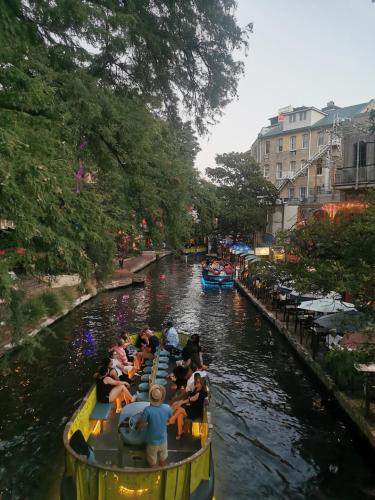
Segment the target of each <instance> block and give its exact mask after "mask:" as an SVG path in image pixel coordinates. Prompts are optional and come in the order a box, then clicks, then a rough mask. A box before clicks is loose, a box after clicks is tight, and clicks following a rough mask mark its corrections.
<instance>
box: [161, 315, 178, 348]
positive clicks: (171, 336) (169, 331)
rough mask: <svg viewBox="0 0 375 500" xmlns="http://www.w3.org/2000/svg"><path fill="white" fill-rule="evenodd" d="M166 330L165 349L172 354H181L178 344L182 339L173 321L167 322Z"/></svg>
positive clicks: (164, 337) (164, 336)
mask: <svg viewBox="0 0 375 500" xmlns="http://www.w3.org/2000/svg"><path fill="white" fill-rule="evenodd" d="M166 326H167V328H166V330H165V333H164V335H163V342H164V349H165V350H166V351H168V352H170V353H173V354H174V353H179V352H180V350H179V349H178V344H179V342H180V339H179V337H178V333H177V330H176V328H175V327H174V325H173V322H172V321H167V323H166Z"/></svg>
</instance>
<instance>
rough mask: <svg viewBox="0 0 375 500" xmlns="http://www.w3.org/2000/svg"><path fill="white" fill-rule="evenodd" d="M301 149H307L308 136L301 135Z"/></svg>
mask: <svg viewBox="0 0 375 500" xmlns="http://www.w3.org/2000/svg"><path fill="white" fill-rule="evenodd" d="M302 147H303V149H307V148H308V147H309V134H303V136H302Z"/></svg>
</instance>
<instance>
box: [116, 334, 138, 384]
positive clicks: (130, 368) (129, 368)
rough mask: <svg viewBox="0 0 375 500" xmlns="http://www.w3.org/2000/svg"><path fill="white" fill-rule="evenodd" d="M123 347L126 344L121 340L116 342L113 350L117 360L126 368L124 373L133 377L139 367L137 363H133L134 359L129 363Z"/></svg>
mask: <svg viewBox="0 0 375 500" xmlns="http://www.w3.org/2000/svg"><path fill="white" fill-rule="evenodd" d="M125 345H126V342H125V341H124V340H123V339H120V340H118V341H117V344H116V346H115V347H114V349H113V350H114V351H115V353H116V355H117V359H118V360H119V361H120V362H121V363H122V364H123V365H124V366H125V367H126V370H125V371H126V372H130V373H131V376H133V375H135V374H136V373H137V371H138V370H139V368H140V366H139V363H138V362H137V361H135V362H134V358H132V359H133V362H131V361H130V360H129V359H128V356H127V354H126V350H125Z"/></svg>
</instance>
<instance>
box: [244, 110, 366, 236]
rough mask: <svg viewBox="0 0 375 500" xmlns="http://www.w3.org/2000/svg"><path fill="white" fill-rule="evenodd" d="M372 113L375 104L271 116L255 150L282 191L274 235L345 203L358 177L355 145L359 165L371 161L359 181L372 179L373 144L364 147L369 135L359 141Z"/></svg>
mask: <svg viewBox="0 0 375 500" xmlns="http://www.w3.org/2000/svg"><path fill="white" fill-rule="evenodd" d="M372 109H375V100H370V101H368V102H366V103H362V104H357V105H354V106H348V107H344V108H340V107H338V106H336V105H335V104H334V102H332V101H330V102H329V103H328V104H327V106H326V107H325V108H322V109H318V108H315V107H307V106H301V107H298V108H294V107H292V106H288V107H286V108H282V109H280V110H279V113H278V115H277V116H274V117H272V118H270V125H269V126H267V127H263V128H262V130H261V131H260V133H259V134H258V137H257V139H256V141H255V142H254V143H253V145H252V147H251V152H252V156H253V157H254V158H255V159H256V161H257V162H258V164H259V166H260V168H261V171H262V173H263V175H264V177H265V178H266V179H268V180H269V181H270V182H272V183H273V184H274V185H275V186H276V187H277V188H278V190H279V193H280V197H279V200H278V202H279V203H278V205H277V206H276V207H275V213H274V215H273V217H272V218H271V219H270V221H269V227H268V230H269V231H270V232H272V233H273V234H275V233H276V232H277V231H278V230H284V229H290V228H291V227H293V226H294V225H295V224H296V223H298V222H301V221H303V220H304V219H306V218H308V217H309V215H310V214H311V213H312V212H314V211H315V210H316V209H317V208H319V207H320V206H321V205H322V204H324V203H328V202H339V201H342V200H344V199H345V196H346V195H347V193H348V188H349V186H350V182H349V180H350V179H352V176H353V172H352V170H350V169H353V168H354V166H353V165H352V163H353V161H352V160H353V154H354V153H353V151H354V149H353V148H354V147H355V146H354V144H357V143H358V144H359V146H358V148H359V149H358V151H359V153H358V157H359V158H360V160H359V163H360V164H361V165H362V163H363V164H364V163H366V165H364V167H365V169H364V170H361V172H360V179H363V180H364V179H365V178H366V179H369V180H370V179H373V176H374V173H375V172H374V167H373V164H374V156H373V145H372V146H371V144H370V142H371V141H368V143H366V144H367V145H366V147H365V146H363V143H364V142H365V140H364V135H366V134H365V133H364V131H363V132H362V135H361V138H360V139H358V135H359V134H360V133H359V132H358V130H359V129H360V128H363V130H364V127H365V125H364V124H365V122H366V120H367V122H368V117H369V113H370V111H371V110H372ZM365 150H366V153H364V151H365ZM356 151H357V150H356ZM349 158H350V160H349ZM371 163H372V164H371ZM355 166H356V168H357V163H356V164H355ZM364 167H363V168H364ZM361 176H362V177H361ZM358 182H359V181H358ZM370 182H373V181H370ZM374 182H375V181H374ZM357 187H358V185H357Z"/></svg>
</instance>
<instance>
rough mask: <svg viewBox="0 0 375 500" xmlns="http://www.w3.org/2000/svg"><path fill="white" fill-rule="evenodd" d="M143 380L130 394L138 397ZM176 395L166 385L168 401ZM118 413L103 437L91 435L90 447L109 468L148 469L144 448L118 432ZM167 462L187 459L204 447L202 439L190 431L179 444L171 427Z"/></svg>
mask: <svg viewBox="0 0 375 500" xmlns="http://www.w3.org/2000/svg"><path fill="white" fill-rule="evenodd" d="M174 366H175V365H174V362H173V358H172V357H171V358H170V360H169V367H168V368H169V369H168V372H171V371H172V369H173V367H174ZM139 383H140V378H138V377H137V378H136V379H133V381H132V384H131V389H130V390H131V393H132V394H137V391H138V385H139ZM173 395H174V391H172V390H171V382H170V381H169V380H168V382H167V385H166V402H168V401H170V399H171V397H172V396H173ZM118 422H119V414H118V413H115V411H114V410H113V411H111V414H110V417H109V419H108V420H107V421H106V422H104V424H103V430H102V432H101V433H100V434H96V435H95V434H91V436H90V437H89V439H88V444H89V445H90V446H91V447H92V448H93V450H94V455H95V460H96V461H97V462H99V463H101V464H103V465H106V466H115V467H147V462H146V452H145V446H130V445H128V444H125V443H124V441H123V439H122V437H121V434H120V433H119V432H118ZM167 433H168V459H167V463H168V464H171V463H176V462H179V461H181V460H185V459H186V458H188V457H190V456H191V455H193V454H194V453H196V452H197V451H198V450H199V449H200V448H201V440H200V438H199V437H198V438H193V437H192V435H191V432H189V433H188V432H185V433H184V435H183V437H182V438H181V439H180V440H179V441H176V433H177V427H176V425H171V426H168V428H167Z"/></svg>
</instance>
